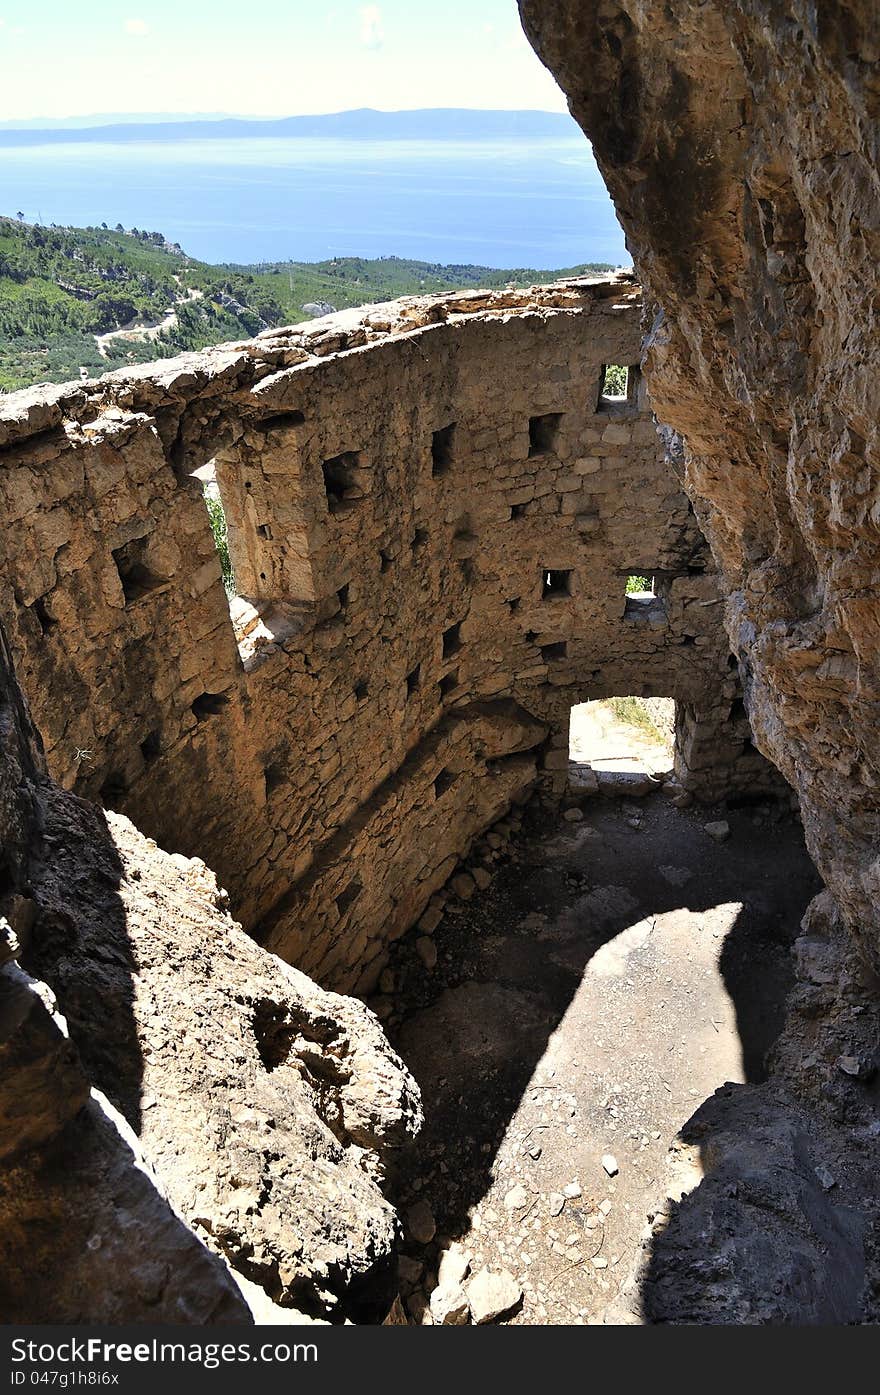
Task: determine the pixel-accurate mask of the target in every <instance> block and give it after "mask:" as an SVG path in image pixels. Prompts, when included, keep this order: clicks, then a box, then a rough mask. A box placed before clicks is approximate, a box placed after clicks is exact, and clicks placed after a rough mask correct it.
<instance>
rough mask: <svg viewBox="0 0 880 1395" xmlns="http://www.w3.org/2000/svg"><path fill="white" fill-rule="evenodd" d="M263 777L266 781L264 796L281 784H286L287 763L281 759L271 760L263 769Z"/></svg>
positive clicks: (272, 792) (267, 795)
mask: <svg viewBox="0 0 880 1395" xmlns="http://www.w3.org/2000/svg"><path fill="white" fill-rule="evenodd" d="M263 779H264V780H265V782H266V798H267V799H268V798H269V796H270V795H271V794H274V793H275V791H276V790H277V789H280V788H281V786H282V785H286V784H287V765H286V764H285V762H284V761H283V760H275V761H271V762H270V764H269V765H267V766H266V768H265V770H264V771H263Z"/></svg>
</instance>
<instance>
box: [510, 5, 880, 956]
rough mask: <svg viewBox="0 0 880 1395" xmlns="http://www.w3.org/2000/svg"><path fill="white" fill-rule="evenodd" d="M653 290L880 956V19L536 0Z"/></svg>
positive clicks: (531, 19)
mask: <svg viewBox="0 0 880 1395" xmlns="http://www.w3.org/2000/svg"><path fill="white" fill-rule="evenodd" d="M520 10H521V13H522V16H523V20H524V24H525V28H526V31H527V33H528V35H529V37H530V39H531V40H532V42H533V44H534V45H535V47H536V49H537V50H538V52H539V54H540V56H541V57H542V58H543V60H544V62H545V63H546V64H547V65H548V66H549V67H550V68H551V70H552V71H553V72H554V73H555V75H556V77H557V79H558V81H559V83H560V85H561V87H562V88H563V90H564V92H565V93H566V95H567V96H568V99H569V104H570V106H571V109H572V112H573V113H574V115H575V117H576V118H577V120H578V121H579V122H580V123H581V125H582V126H583V128H584V130H585V131H586V133H587V134H588V135H589V137H590V139H591V141H592V142H593V146H594V149H595V152H596V157H597V160H598V162H599V165H600V168H601V170H602V173H603V174H604V176H605V179H606V182H607V184H608V187H609V189H610V191H611V194H612V197H613V198H614V200H615V204H616V207H617V211H618V214H619V216H620V219H621V222H622V223H623V225H624V228H625V230H626V233H627V238H628V242H629V246H630V249H631V251H632V253H633V257H634V260H635V262H636V266H637V269H638V271H639V273H640V275H641V277H642V279H643V283H644V285H645V289H646V295H647V297H648V299H649V301H650V300H652V301H653V302H654V304H655V306H656V307H657V311H656V317H655V318H654V320H653V326H652V327H651V332H650V335H649V339H648V351H647V358H646V369H647V373H648V378H649V384H650V390H651V396H652V400H653V403H654V407H655V410H656V412H657V415H658V417H659V418H660V419H661V420H662V421H664V422H666V423H667V424H668V425H669V426H670V427H672V428H675V430H676V431H677V432H679V433H681V435H682V436H683V437H684V442H685V449H684V462H683V468H684V480H685V485H686V488H687V491H688V493H689V494H690V496H691V498H692V499H693V501H694V504H695V508H696V510H697V513H698V516H699V518H700V521H701V523H702V525H703V527H704V530H705V531H706V532H707V534H708V537H709V540H710V543H711V546H712V550H713V552H714V555H715V559H716V561H717V562H718V563H719V565H720V568H721V570H722V578H723V585H724V588H725V590H726V592H727V597H728V599H727V625H728V631H729V633H730V636H731V639H732V642H733V645H734V648H735V650H736V652H737V653H738V655H739V659H740V667H741V672H742V673H743V676H744V679H745V687H746V700H747V706H748V710H749V716H750V718H751V723H752V727H753V729H754V732H755V735H756V741H757V744H758V746H759V747H760V749H761V750H762V751H763V752H764V753H765V754H766V755H768V756H770V757H771V758H772V760H773V761H774V762H775V763H776V764H777V765H778V766H779V768H780V769H781V770H782V771H783V773H784V774H785V776H786V777H787V779H788V780H789V781H790V782H791V784H792V785H794V787H795V788H796V789H797V791H798V793H799V795H800V799H801V808H802V810H803V814H804V824H805V828H806V834H807V840H808V844H809V847H810V850H811V852H812V854H813V856H814V857H815V859H816V862H817V864H818V866H819V868H820V871H821V872H822V874H823V876H824V877H825V879H826V881H827V883H828V885H829V886H830V887H831V889H832V890H833V893H834V895H835V897H836V899H837V901H838V904H839V905H840V907H841V909H842V911H843V914H844V916H845V919H846V921H847V924H848V926H849V928H850V930H851V932H852V933H854V934H855V935H856V937H857V938H858V941H859V943H860V946H861V948H862V951H863V953H864V954H865V955H867V956H868V957H869V958H870V959H871V960H872V961H873V964H874V966H875V967H877V966H878V964H880V902H878V895H877V893H878V888H880V861H878V853H877V832H878V820H880V798H878V781H880V750H878V746H877V741H876V735H875V730H876V720H877V710H878V706H877V705H878V700H880V619H878V608H877V600H876V597H877V585H878V579H880V532H878V521H880V457H878V421H880V375H878V372H877V358H878V347H877V345H878V342H880V341H878V333H877V329H878V323H877V322H878V297H877V291H876V287H877V271H876V268H877V258H878V252H880V240H878V239H880V232H878V229H880V213H878V207H880V203H878V148H877V130H878V127H877V115H878V80H877V59H878V56H880V12H878V9H877V6H876V4H873V3H872V2H871V0H849V3H839V4H822V5H819V6H816V5H810V4H807V3H806V2H805V0H757V2H756V3H749V2H747V0H710V3H702V2H701V3H698V2H697V0H682V2H681V3H676V4H675V5H660V4H656V3H653V2H652V0H602V3H593V2H588V3H574V0H521V3H520Z"/></svg>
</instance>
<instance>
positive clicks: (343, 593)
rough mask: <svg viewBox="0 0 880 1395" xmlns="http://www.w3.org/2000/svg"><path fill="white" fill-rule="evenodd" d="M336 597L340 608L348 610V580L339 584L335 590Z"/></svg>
mask: <svg viewBox="0 0 880 1395" xmlns="http://www.w3.org/2000/svg"><path fill="white" fill-rule="evenodd" d="M336 599H337V601H338V602H339V609H340V610H348V582H346V583H345V585H344V586H340V588H339V590H338V591H337V592H336Z"/></svg>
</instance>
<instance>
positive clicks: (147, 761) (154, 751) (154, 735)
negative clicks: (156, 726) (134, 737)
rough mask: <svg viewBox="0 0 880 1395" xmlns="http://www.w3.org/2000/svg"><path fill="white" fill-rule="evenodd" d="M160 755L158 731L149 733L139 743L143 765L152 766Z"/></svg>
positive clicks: (160, 744)
mask: <svg viewBox="0 0 880 1395" xmlns="http://www.w3.org/2000/svg"><path fill="white" fill-rule="evenodd" d="M161 754H162V740H161V737H160V735H159V732H158V731H151V732H150V733H149V735H148V736H145V737H144V739H143V741H142V742H141V755H142V756H143V758H144V765H152V763H153V761H154V760H158V759H159V757H160V755H161Z"/></svg>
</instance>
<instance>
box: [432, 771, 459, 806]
mask: <svg viewBox="0 0 880 1395" xmlns="http://www.w3.org/2000/svg"><path fill="white" fill-rule="evenodd" d="M454 784H455V776H454V775H453V774H452V771H451V770H441V771H440V774H439V775H438V776H437V778H436V780H435V781H434V798H435V799H442V798H443V796H444V794H445V793H446V791H447V790H448V789H451V788H452V786H453V785H454Z"/></svg>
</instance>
